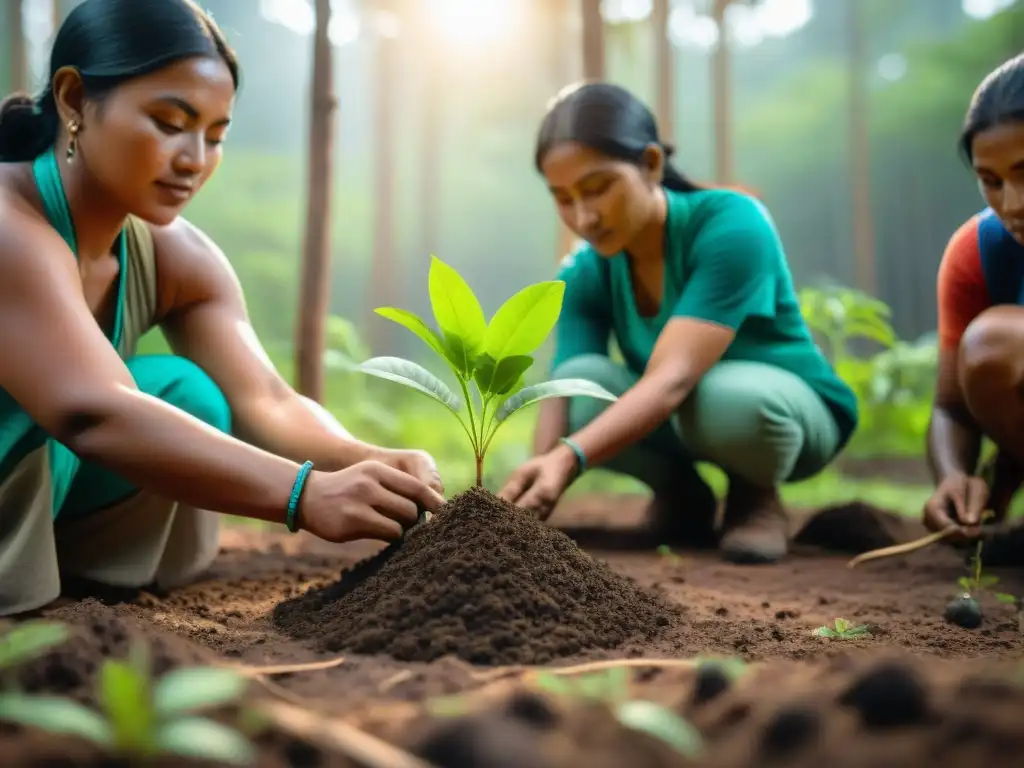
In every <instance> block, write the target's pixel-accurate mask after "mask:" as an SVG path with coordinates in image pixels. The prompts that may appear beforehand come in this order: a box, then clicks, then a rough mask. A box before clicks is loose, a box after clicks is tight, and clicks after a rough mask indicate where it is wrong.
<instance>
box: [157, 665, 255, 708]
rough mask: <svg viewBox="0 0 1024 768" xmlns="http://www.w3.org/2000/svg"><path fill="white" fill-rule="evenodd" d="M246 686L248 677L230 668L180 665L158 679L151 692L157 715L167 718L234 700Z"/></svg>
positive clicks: (241, 693) (242, 692)
mask: <svg viewBox="0 0 1024 768" xmlns="http://www.w3.org/2000/svg"><path fill="white" fill-rule="evenodd" d="M248 686H249V680H248V678H246V677H245V676H244V675H241V674H239V673H238V672H236V671H235V670H233V669H225V668H222V667H183V668H181V669H175V670H172V671H170V672H168V673H167V674H166V675H164V676H163V677H162V678H160V681H159V682H158V683H157V684H156V689H155V690H154V691H153V708H154V709H155V710H156V714H157V717H159V718H166V717H170V716H172V715H181V714H184V713H186V712H191V711H195V710H197V709H201V708H207V707H219V706H223V705H225V704H231V703H232V702H235V701H237V700H238V699H239V698H240V697H241V696H242V695H243V694H244V693H245V691H246V689H247V688H248Z"/></svg>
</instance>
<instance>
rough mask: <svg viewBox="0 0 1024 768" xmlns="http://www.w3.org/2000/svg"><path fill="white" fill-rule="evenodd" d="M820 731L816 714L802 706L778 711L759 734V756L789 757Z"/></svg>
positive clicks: (819, 723) (819, 721) (819, 720)
mask: <svg viewBox="0 0 1024 768" xmlns="http://www.w3.org/2000/svg"><path fill="white" fill-rule="evenodd" d="M820 731H821V719H820V717H819V716H818V713H817V712H816V711H815V710H813V709H810V708H808V707H806V706H803V705H793V706H789V707H786V708H785V709H780V710H779V711H778V712H777V713H775V715H774V716H773V717H772V718H771V720H769V721H768V725H767V726H765V730H764V733H762V734H761V754H762V755H763V756H764V757H766V758H787V757H791V756H792V755H793V754H794V753H796V752H797V751H798V750H799V749H800V748H802V747H804V746H806V745H807V744H808V743H810V742H811V741H812V740H813V739H815V738H816V737H817V735H818V733H819V732H820Z"/></svg>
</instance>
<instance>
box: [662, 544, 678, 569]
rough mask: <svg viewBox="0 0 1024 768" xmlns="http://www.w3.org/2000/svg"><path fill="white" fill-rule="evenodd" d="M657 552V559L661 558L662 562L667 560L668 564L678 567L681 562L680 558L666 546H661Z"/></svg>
mask: <svg viewBox="0 0 1024 768" xmlns="http://www.w3.org/2000/svg"><path fill="white" fill-rule="evenodd" d="M657 551H658V557H660V558H662V559H663V560H667V561H668V562H670V563H673V564H674V565H679V564H680V563H682V562H683V558H682V556H681V555H679V554H677V553H676V552H675V551H674V550H673V549H672V547H670V546H669V545H668V544H662V545H661V546H659V547H658V550H657Z"/></svg>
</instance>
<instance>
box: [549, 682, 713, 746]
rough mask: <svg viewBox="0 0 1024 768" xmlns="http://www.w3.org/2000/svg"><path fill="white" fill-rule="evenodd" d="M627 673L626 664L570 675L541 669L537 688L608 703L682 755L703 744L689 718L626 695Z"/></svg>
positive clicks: (623, 719) (622, 719) (624, 721)
mask: <svg viewBox="0 0 1024 768" xmlns="http://www.w3.org/2000/svg"><path fill="white" fill-rule="evenodd" d="M629 684H630V674H629V670H627V669H626V668H625V667H612V668H611V669H608V670H605V671H602V672H595V673H592V674H589V675H580V676H578V677H571V676H567V675H558V674H555V673H553V672H542V673H540V674H538V675H537V676H536V678H535V685H536V687H537V688H539V689H541V690H543V691H546V692H548V693H551V694H553V695H556V696H567V697H571V698H577V699H587V700H591V701H598V702H601V703H603V704H605V705H606V706H608V707H609V708H610V709H611V711H612V713H613V714H614V715H615V719H616V720H618V721H619V723H620V724H621V725H622V726H623V727H625V728H630V729H632V730H634V731H640V732H642V733H646V734H647V735H648V736H651V737H653V738H655V739H659V740H660V741H662V742H664V743H665V744H667V745H668V746H670V747H671V748H673V749H674V750H676V751H677V752H679V753H680V754H681V755H683V756H685V757H690V758H693V757H696V756H697V755H699V754H700V752H701V749H702V748H703V739H702V738H701V734H700V731H698V730H697V729H696V728H694V727H693V725H691V724H690V722H689V721H687V720H685V719H684V718H682V717H680V716H679V715H677V714H676V713H675V712H673V711H672V710H670V709H667V708H666V707H663V706H662V705H660V704H656V703H655V702H653V701H645V700H643V699H633V698H631V697H630V695H629Z"/></svg>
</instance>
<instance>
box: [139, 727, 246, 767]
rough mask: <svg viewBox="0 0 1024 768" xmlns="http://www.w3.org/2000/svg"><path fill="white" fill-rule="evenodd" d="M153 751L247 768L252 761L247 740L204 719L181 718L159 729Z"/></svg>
mask: <svg viewBox="0 0 1024 768" xmlns="http://www.w3.org/2000/svg"><path fill="white" fill-rule="evenodd" d="M156 748H157V750H158V751H159V752H160V753H161V754H173V755H178V756H179V757H185V758H195V759H198V760H204V761H217V762H221V763H230V764H232V765H250V764H252V763H254V762H255V761H256V750H255V748H254V747H253V745H252V744H251V743H250V742H249V740H248V739H246V738H245V737H244V736H242V734H240V733H239V732H238V731H235V730H232V729H231V728H228V727H227V726H225V725H221V724H220V723H218V722H215V721H213V720H209V719H207V718H204V717H182V718H179V719H177V720H172V721H171V722H169V723H166V724H165V725H162V726H160V728H159V729H158V730H157V733H156Z"/></svg>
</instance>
